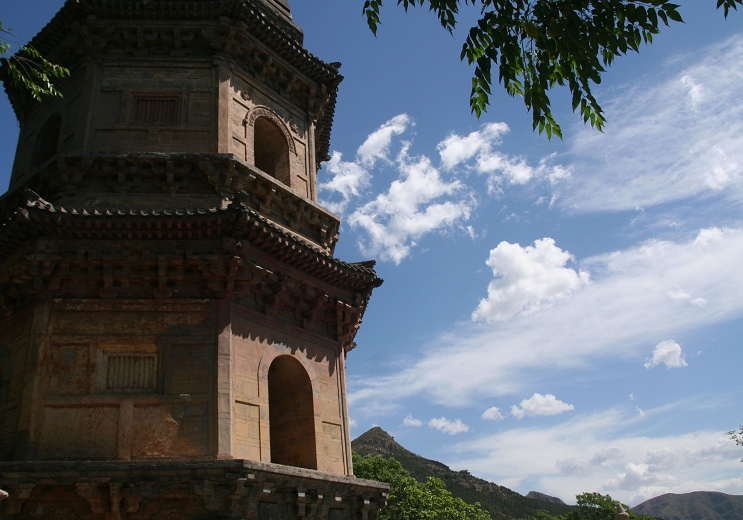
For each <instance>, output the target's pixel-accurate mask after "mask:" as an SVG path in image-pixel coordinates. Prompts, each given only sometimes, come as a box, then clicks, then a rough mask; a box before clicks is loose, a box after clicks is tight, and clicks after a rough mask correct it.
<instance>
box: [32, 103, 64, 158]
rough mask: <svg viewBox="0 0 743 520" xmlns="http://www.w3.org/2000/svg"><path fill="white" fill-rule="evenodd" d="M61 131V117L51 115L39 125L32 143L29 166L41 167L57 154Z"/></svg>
mask: <svg viewBox="0 0 743 520" xmlns="http://www.w3.org/2000/svg"><path fill="white" fill-rule="evenodd" d="M61 131H62V116H60V115H59V114H52V115H51V116H49V117H48V118H47V120H46V121H44V124H43V125H41V129H40V130H39V133H38V134H36V140H35V141H34V149H33V155H32V157H31V166H32V167H36V166H41V165H42V164H44V163H45V162H46V161H48V160H49V159H51V158H52V157H54V156H55V155H56V154H57V151H58V149H59V134H60V132H61Z"/></svg>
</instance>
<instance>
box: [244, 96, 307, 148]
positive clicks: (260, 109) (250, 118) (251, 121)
mask: <svg viewBox="0 0 743 520" xmlns="http://www.w3.org/2000/svg"><path fill="white" fill-rule="evenodd" d="M259 117H265V118H266V119H269V120H270V121H271V122H272V123H273V124H275V125H276V127H277V128H278V129H279V130H281V133H282V134H284V137H285V138H286V142H287V144H288V145H289V149H290V150H291V151H292V153H293V154H294V155H297V148H296V146H295V145H294V139H293V138H292V136H291V134H290V133H289V128H288V127H287V124H286V123H285V122H284V120H283V119H282V118H281V117H279V116H278V115H277V114H276V112H274V111H273V110H271V109H270V108H267V107H264V106H257V107H255V108H253V109H251V110H249V111H248V113H247V114H246V115H245V120H244V123H245V127H246V130H247V128H248V127H253V126H255V120H256V119H258V118H259Z"/></svg>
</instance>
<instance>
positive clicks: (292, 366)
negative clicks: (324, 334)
mask: <svg viewBox="0 0 743 520" xmlns="http://www.w3.org/2000/svg"><path fill="white" fill-rule="evenodd" d="M268 412H269V421H270V430H271V462H273V463H274V464H284V465H286V466H295V467H299V468H308V469H317V448H316V444H315V412H314V408H313V404H312V383H311V382H310V377H309V376H308V375H307V372H306V371H305V369H304V367H303V366H302V364H301V363H300V362H299V361H297V360H296V359H294V358H293V357H291V356H279V357H277V358H276V359H274V361H273V363H271V367H270V368H269V369H268Z"/></svg>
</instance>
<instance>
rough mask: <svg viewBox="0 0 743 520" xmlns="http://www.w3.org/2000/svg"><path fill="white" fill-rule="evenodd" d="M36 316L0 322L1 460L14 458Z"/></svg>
mask: <svg viewBox="0 0 743 520" xmlns="http://www.w3.org/2000/svg"><path fill="white" fill-rule="evenodd" d="M32 320H33V312H32V310H31V309H26V310H25V311H24V312H22V313H19V314H17V315H15V316H13V317H12V318H7V319H4V320H2V321H0V338H2V339H0V378H1V380H0V385H2V386H0V460H13V459H14V458H15V448H16V438H17V436H18V423H19V419H20V414H21V402H22V400H21V398H22V395H23V389H24V386H25V379H26V378H25V376H26V360H27V357H28V346H29V344H30V343H31V323H32Z"/></svg>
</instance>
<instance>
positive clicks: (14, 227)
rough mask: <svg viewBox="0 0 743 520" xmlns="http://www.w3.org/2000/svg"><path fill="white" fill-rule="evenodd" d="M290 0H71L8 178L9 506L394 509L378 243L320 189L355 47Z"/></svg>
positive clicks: (295, 514) (1, 507) (15, 98)
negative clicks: (354, 453) (378, 433)
mask: <svg viewBox="0 0 743 520" xmlns="http://www.w3.org/2000/svg"><path fill="white" fill-rule="evenodd" d="M302 37H303V34H302V31H301V30H300V29H299V28H298V27H297V26H296V25H295V24H294V23H293V21H292V18H291V13H290V10H289V5H288V3H287V0H177V1H176V0H68V1H67V2H66V3H65V4H64V6H63V7H62V9H61V10H60V11H59V12H58V13H57V14H56V15H55V17H54V18H53V19H52V20H51V21H50V22H49V24H48V25H47V26H46V27H45V28H44V29H43V30H42V31H41V32H40V33H39V34H38V35H37V36H36V37H35V38H34V39H33V40H32V41H31V45H32V46H33V47H34V48H36V49H37V50H38V51H40V52H41V53H42V55H44V56H45V57H46V58H48V59H49V60H50V61H52V62H55V63H58V64H60V65H63V66H65V67H67V68H69V69H70V71H71V74H70V76H69V77H68V78H66V79H64V80H63V81H61V82H59V84H58V85H57V87H58V89H59V90H60V91H61V92H62V94H63V97H62V98H59V97H54V98H47V99H45V100H44V101H43V102H41V103H39V102H36V101H34V100H33V99H32V98H31V97H30V95H29V94H28V93H27V92H26V91H24V90H22V89H20V88H17V87H15V86H13V85H12V84H11V83H10V82H8V81H6V85H5V88H6V91H7V93H8V96H9V98H10V100H11V103H12V105H13V108H14V110H15V113H16V115H17V117H18V120H19V122H20V136H19V140H18V147H17V151H16V156H15V163H14V166H13V171H12V176H11V181H10V188H9V190H8V192H7V193H6V194H5V195H4V196H2V197H1V198H0V461H1V462H0V488H2V489H3V490H5V491H7V492H8V493H9V497H8V498H7V499H6V500H4V501H2V502H0V511H1V513H0V518H44V519H52V520H54V519H65V520H71V519H84V520H98V519H101V520H103V519H105V520H114V519H122V520H140V519H150V518H152V519H168V520H182V519H183V520H185V519H212V518H214V519H223V518H224V519H227V518H229V519H260V520H284V519H298V518H321V519H330V520H341V519H364V520H366V519H369V520H374V519H376V518H378V515H379V510H380V509H381V508H382V507H384V505H385V500H386V490H387V487H386V486H385V485H382V484H379V483H375V482H369V481H365V480H360V479H356V478H355V477H353V468H352V463H351V449H350V438H349V418H348V411H347V410H348V407H347V403H346V381H345V364H344V362H345V357H346V354H347V353H348V351H350V350H351V349H352V348H353V347H354V346H355V343H354V336H355V334H356V331H357V329H358V327H359V325H360V323H361V320H362V316H363V314H364V310H365V308H366V305H367V302H368V300H369V298H370V296H371V293H372V290H373V289H374V288H375V287H378V286H379V285H380V284H381V282H382V280H381V279H379V278H378V277H377V275H376V273H375V272H374V269H373V266H374V262H373V261H369V262H361V263H346V262H343V261H340V260H338V259H336V258H334V257H333V251H334V247H335V243H336V240H337V238H338V230H339V219H338V217H337V216H335V215H334V214H332V213H330V212H329V211H327V210H325V209H324V208H322V207H321V206H319V205H318V203H317V189H316V174H317V171H318V168H319V165H320V163H321V162H323V161H325V160H327V159H328V149H329V139H330V130H331V126H332V122H333V113H334V108H335V100H336V93H337V88H338V84H339V83H340V81H341V80H342V76H341V75H340V74H339V72H338V68H339V64H336V63H331V64H327V63H324V62H322V61H320V60H319V59H317V58H316V57H314V56H313V55H311V54H310V53H308V52H307V51H306V50H305V49H304V48H303V46H302Z"/></svg>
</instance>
